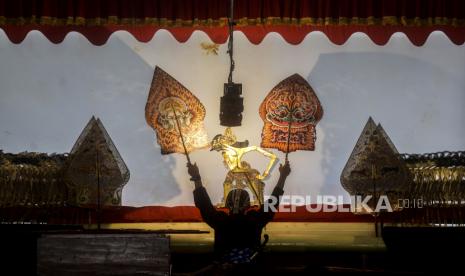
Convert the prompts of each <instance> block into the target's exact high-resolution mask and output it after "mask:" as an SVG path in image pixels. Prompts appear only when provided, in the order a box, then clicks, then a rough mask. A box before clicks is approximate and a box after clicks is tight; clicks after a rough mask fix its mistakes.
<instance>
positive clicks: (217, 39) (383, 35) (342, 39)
mask: <svg viewBox="0 0 465 276" xmlns="http://www.w3.org/2000/svg"><path fill="white" fill-rule="evenodd" d="M0 28H1V29H2V30H3V31H4V32H5V34H6V35H7V37H8V38H9V40H10V41H11V42H12V43H14V44H20V43H21V42H22V41H23V40H24V39H25V38H26V36H27V34H28V33H29V32H30V31H33V30H37V31H40V32H41V33H43V34H44V35H45V36H46V37H47V38H48V39H49V40H50V41H51V42H52V43H55V44H58V43H61V42H63V40H64V39H65V37H66V35H67V34H68V33H69V32H73V31H74V32H78V33H81V34H82V35H83V36H85V37H86V38H87V39H88V40H89V42H90V43H92V44H94V45H96V46H101V45H104V44H105V43H106V42H107V41H108V38H109V37H110V35H111V34H112V33H113V32H115V31H127V32H129V33H130V34H132V35H133V36H134V38H135V39H137V40H138V41H140V42H149V41H150V40H151V39H152V38H153V36H154V35H155V33H156V32H158V31H159V30H161V29H164V30H167V31H169V32H170V33H171V34H172V35H173V37H174V38H175V39H176V40H177V41H178V42H180V43H184V42H186V41H188V40H189V38H190V37H191V35H192V33H193V32H194V31H202V32H204V33H206V34H207V35H208V36H209V37H210V39H211V40H212V41H213V42H214V43H217V44H223V43H225V42H226V41H227V38H228V31H227V27H175V28H163V27H154V26H141V27H125V26H95V27H88V26H87V27H79V26H44V25H42V26H40V25H23V26H13V25H5V26H0ZM236 30H237V31H241V32H242V33H244V35H245V36H246V37H247V38H248V40H249V41H250V42H251V43H253V44H260V43H261V42H262V41H263V39H264V38H265V37H266V35H267V34H268V33H271V32H276V33H278V34H280V35H281V37H282V38H283V39H284V40H285V41H286V42H287V43H289V44H292V45H297V44H300V43H301V42H302V41H303V40H304V39H305V37H306V36H307V35H308V34H310V33H312V32H315V31H320V32H323V33H325V34H326V36H327V37H328V39H329V40H330V41H331V42H332V43H334V44H336V45H342V44H344V43H346V42H347V40H348V39H349V38H350V36H351V35H352V34H353V33H356V32H362V33H365V34H366V35H367V36H368V37H370V39H371V40H372V41H373V43H375V44H377V45H379V46H382V45H385V44H386V43H387V42H388V41H389V39H390V38H391V36H392V35H393V34H394V33H396V32H401V33H404V34H405V35H406V36H407V37H408V38H409V40H410V42H411V43H412V44H413V45H415V46H422V45H423V44H424V43H425V42H426V40H427V39H428V37H429V35H430V34H431V33H432V32H433V31H442V32H443V33H444V34H445V35H446V36H447V37H448V38H449V39H450V41H451V42H452V43H454V44H456V45H462V44H464V43H465V27H452V26H431V27H409V26H363V25H360V26H356V25H351V26H245V27H237V28H236Z"/></svg>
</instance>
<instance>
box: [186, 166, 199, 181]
mask: <svg viewBox="0 0 465 276" xmlns="http://www.w3.org/2000/svg"><path fill="white" fill-rule="evenodd" d="M187 172H188V173H189V175H190V176H191V180H192V181H198V180H200V172H199V168H198V167H197V163H194V164H191V163H187Z"/></svg>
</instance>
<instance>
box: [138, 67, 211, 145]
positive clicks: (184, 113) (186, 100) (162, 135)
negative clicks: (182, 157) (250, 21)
mask: <svg viewBox="0 0 465 276" xmlns="http://www.w3.org/2000/svg"><path fill="white" fill-rule="evenodd" d="M204 118H205V108H204V106H203V105H202V103H200V101H199V99H197V98H196V97H195V96H194V95H193V94H192V93H191V92H190V91H189V90H188V89H187V88H185V87H184V86H183V85H182V84H181V83H179V82H178V81H176V80H175V79H174V78H173V77H171V76H170V75H169V74H167V73H166V72H165V71H163V70H162V69H161V68H160V67H156V68H155V72H154V74H153V79H152V85H151V87H150V92H149V96H148V99H147V104H146V106H145V119H146V121H147V123H148V124H149V125H150V126H151V127H152V128H153V129H154V130H155V132H156V134H157V141H158V144H159V145H160V149H161V153H162V154H170V153H174V152H179V153H185V152H184V148H183V143H182V141H181V140H182V138H181V136H180V132H181V133H182V135H183V139H184V144H185V146H186V151H187V153H189V152H191V151H193V150H195V149H199V148H204V147H207V146H208V138H207V133H206V131H205V127H204V124H203V120H204ZM176 120H177V121H178V122H179V127H180V130H179V129H178V127H177V122H176Z"/></svg>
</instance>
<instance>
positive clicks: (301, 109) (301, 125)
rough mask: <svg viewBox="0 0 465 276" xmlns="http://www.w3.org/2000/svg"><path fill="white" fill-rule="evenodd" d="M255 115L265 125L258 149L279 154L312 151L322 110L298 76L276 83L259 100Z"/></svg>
mask: <svg viewBox="0 0 465 276" xmlns="http://www.w3.org/2000/svg"><path fill="white" fill-rule="evenodd" d="M259 112H260V117H261V118H262V120H263V121H264V122H265V125H264V127H263V131H262V143H261V146H262V147H264V148H276V149H278V150H280V151H282V152H288V151H289V152H292V151H296V150H314V149H315V140H316V131H315V127H316V124H317V123H318V121H319V120H320V119H321V117H322V116H323V109H322V107H321V104H320V101H319V100H318V98H317V96H316V94H315V92H314V91H313V89H312V87H311V86H310V85H309V84H308V82H307V81H306V80H305V79H304V78H302V77H301V76H300V75H298V74H294V75H292V76H290V77H288V78H286V79H285V80H283V81H281V82H280V83H278V85H276V86H275V87H274V88H273V89H272V90H271V91H270V93H268V95H267V96H266V98H265V99H264V100H263V102H262V104H261V105H260V110H259ZM289 126H290V129H289ZM289 134H290V137H289V139H288V135H289ZM288 142H289V145H288Z"/></svg>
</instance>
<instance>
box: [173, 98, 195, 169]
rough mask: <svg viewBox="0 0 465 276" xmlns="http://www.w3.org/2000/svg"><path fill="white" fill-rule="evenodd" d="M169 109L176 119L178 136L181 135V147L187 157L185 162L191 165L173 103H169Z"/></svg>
mask: <svg viewBox="0 0 465 276" xmlns="http://www.w3.org/2000/svg"><path fill="white" fill-rule="evenodd" d="M171 109H172V110H173V113H174V118H175V119H176V126H177V127H178V131H179V136H181V142H182V147H183V148H184V153H185V154H186V157H187V163H189V165H191V164H192V163H191V159H190V158H189V153H188V152H187V148H186V143H185V142H184V136H183V135H182V131H181V125H180V124H179V119H178V115H177V114H176V110H175V109H174V107H173V103H171Z"/></svg>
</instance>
